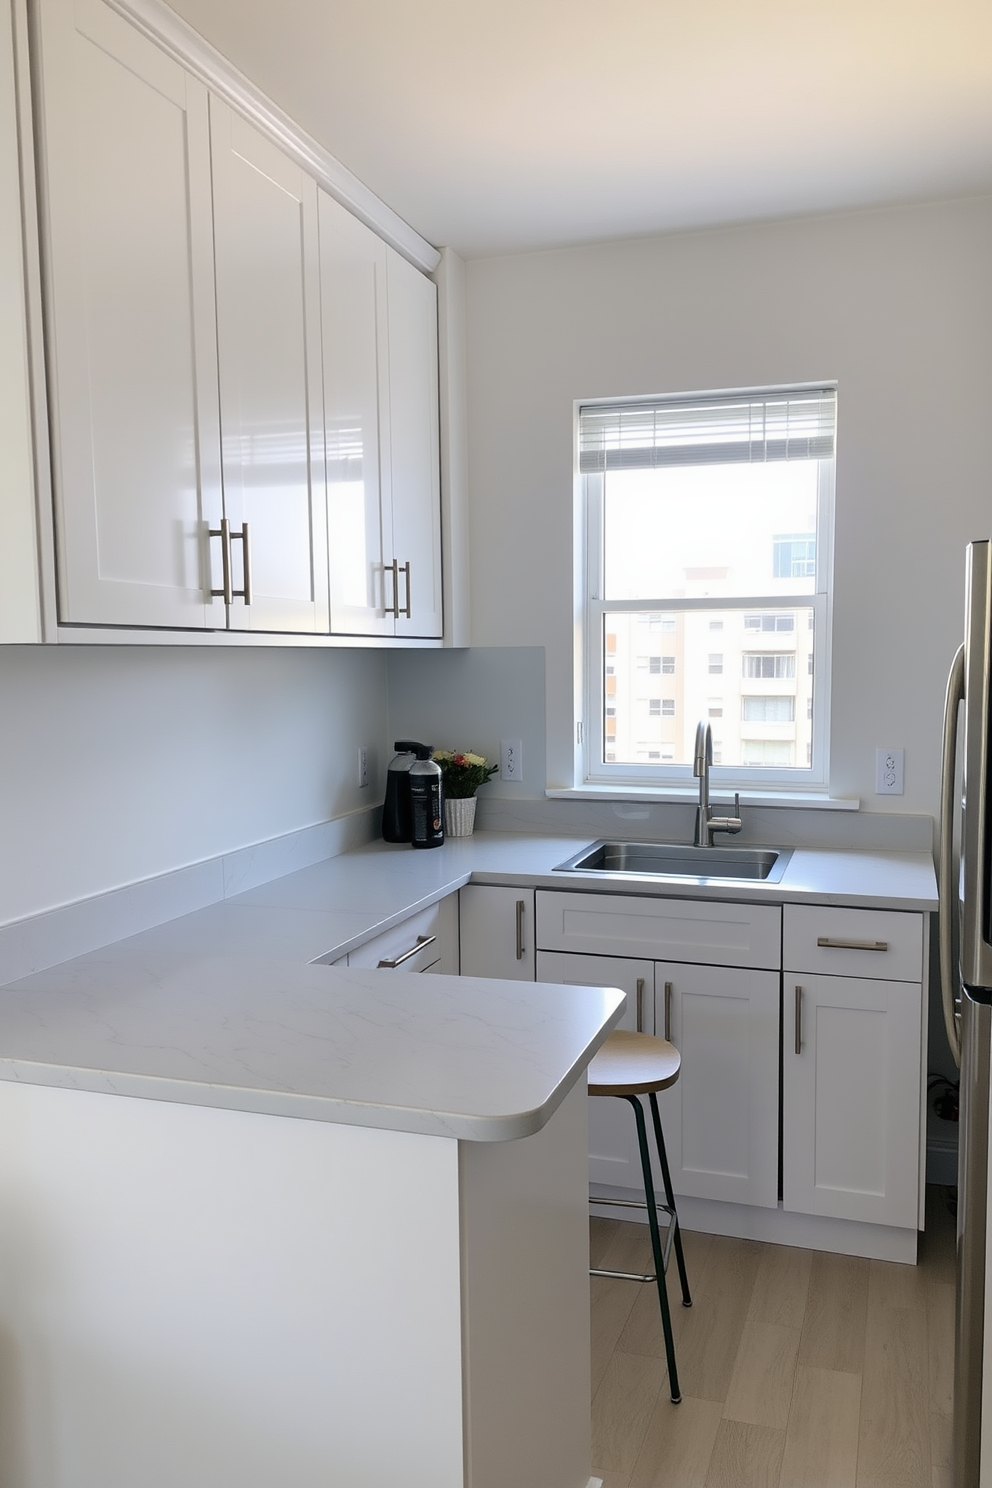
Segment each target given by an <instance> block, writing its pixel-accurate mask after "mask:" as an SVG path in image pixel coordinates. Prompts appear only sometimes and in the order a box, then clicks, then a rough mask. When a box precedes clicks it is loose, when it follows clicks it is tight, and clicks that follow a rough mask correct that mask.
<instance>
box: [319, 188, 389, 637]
mask: <svg viewBox="0 0 992 1488" xmlns="http://www.w3.org/2000/svg"><path fill="white" fill-rule="evenodd" d="M318 195H319V197H320V274H321V344H322V349H323V361H324V430H325V439H326V448H327V515H328V531H329V542H328V554H329V567H330V585H331V629H332V630H333V631H335V632H336V633H337V634H339V635H392V634H393V615H392V613H391V611H390V612H388V613H387V610H386V605H387V603H388V604H389V605H390V606H391V605H392V602H393V596H392V593H391V592H390V593H389V594H388V595H386V594H385V593H384V591H383V583H384V579H385V575H384V568H383V561H384V550H383V532H382V476H381V470H380V463H379V447H380V442H381V431H380V426H379V382H380V367H382V368H385V367H386V366H387V364H388V356H389V350H388V346H387V342H386V252H387V249H386V245H385V243H384V242H383V241H382V239H381V238H379V237H377V236H376V235H375V233H374V232H373V231H372V230H371V228H368V227H366V226H365V224H364V223H363V222H359V221H358V219H357V217H353V216H352V215H351V213H350V212H346V211H345V209H344V207H342V206H339V204H338V203H337V202H336V201H334V199H333V198H332V197H330V196H328V195H327V193H326V192H325V191H321V192H319V193H318ZM383 379H384V374H383ZM389 578H390V580H391V578H392V573H390V575H389Z"/></svg>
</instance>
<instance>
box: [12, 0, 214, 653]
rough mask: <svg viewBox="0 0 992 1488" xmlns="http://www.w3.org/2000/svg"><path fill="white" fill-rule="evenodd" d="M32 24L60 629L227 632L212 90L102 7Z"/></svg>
mask: <svg viewBox="0 0 992 1488" xmlns="http://www.w3.org/2000/svg"><path fill="white" fill-rule="evenodd" d="M38 11H39V16H40V43H41V49H42V66H41V69H40V76H41V83H40V91H41V96H42V131H43V151H42V155H43V171H44V192H43V202H44V213H45V226H46V234H47V246H48V254H47V263H46V268H47V276H46V278H47V284H46V301H47V303H46V330H47V338H48V351H49V377H50V384H49V385H50V396H51V406H52V414H53V439H52V444H53V461H54V481H55V495H56V512H57V529H58V564H59V615H60V619H61V620H62V621H63V622H66V621H68V622H74V623H82V624H117V625H121V624H123V625H149V626H181V627H196V628H203V627H204V626H212V625H223V624H224V607H223V604H222V603H220V602H212V601H211V599H210V593H209V591H210V589H211V587H213V584H212V581H211V579H210V575H209V563H210V554H209V551H208V545H207V538H206V533H207V529H208V528H209V527H211V526H216V525H217V523H218V520H219V517H220V485H219V468H218V456H219V441H218V431H217V415H216V359H215V342H214V300H213V251H212V242H211V209H210V171H209V164H210V161H209V142H208V121H207V100H206V93H205V91H204V89H203V88H202V86H201V85H200V84H199V83H198V82H196V81H195V80H194V79H192V78H191V77H189V76H188V75H187V74H186V73H185V72H184V71H183V69H182V68H181V67H180V66H178V65H177V64H176V63H175V62H174V61H173V60H172V59H171V58H169V57H167V56H165V55H164V54H163V53H162V52H160V51H159V50H158V49H157V48H156V47H155V46H154V45H152V43H151V42H149V41H147V40H146V39H145V38H144V37H143V36H141V35H140V34H139V33H138V32H137V31H135V30H134V29H133V28H132V27H131V26H129V25H128V24H127V23H126V22H125V21H123V20H122V19H121V17H120V16H118V15H117V14H115V13H114V12H113V11H112V10H110V9H109V7H108V6H106V5H104V4H102V3H100V0H54V3H50V4H46V5H43V6H40V7H38Z"/></svg>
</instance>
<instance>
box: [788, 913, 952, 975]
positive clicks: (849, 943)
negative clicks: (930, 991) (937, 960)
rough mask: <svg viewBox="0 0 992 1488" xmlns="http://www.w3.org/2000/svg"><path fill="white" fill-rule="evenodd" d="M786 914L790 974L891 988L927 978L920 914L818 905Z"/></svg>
mask: <svg viewBox="0 0 992 1488" xmlns="http://www.w3.org/2000/svg"><path fill="white" fill-rule="evenodd" d="M784 914H785V919H784V923H783V927H782V938H783V952H784V964H785V969H786V971H789V972H792V971H795V972H804V971H806V972H824V973H826V974H827V975H832V976H852V977H873V978H875V979H876V980H881V981H892V982H919V981H921V980H922V978H923V916H922V915H920V914H910V913H907V912H905V911H902V910H885V909H837V908H836V907H835V906H833V905H815V904H787V905H786V906H785V911H784Z"/></svg>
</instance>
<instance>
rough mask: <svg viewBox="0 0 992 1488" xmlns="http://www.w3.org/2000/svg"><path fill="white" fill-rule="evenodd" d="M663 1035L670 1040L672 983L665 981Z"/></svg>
mask: <svg viewBox="0 0 992 1488" xmlns="http://www.w3.org/2000/svg"><path fill="white" fill-rule="evenodd" d="M665 1037H666V1039H667V1040H668V1042H669V1043H671V1041H672V984H671V982H666V983H665Z"/></svg>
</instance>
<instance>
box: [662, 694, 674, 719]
mask: <svg viewBox="0 0 992 1488" xmlns="http://www.w3.org/2000/svg"><path fill="white" fill-rule="evenodd" d="M661 716H662V718H674V717H675V699H674V698H662V700H661Z"/></svg>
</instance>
